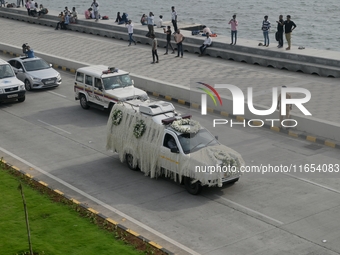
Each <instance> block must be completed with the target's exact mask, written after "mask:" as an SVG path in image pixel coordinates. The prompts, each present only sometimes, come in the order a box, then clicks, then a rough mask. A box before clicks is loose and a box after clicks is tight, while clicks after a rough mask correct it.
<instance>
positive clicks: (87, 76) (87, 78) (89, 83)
mask: <svg viewBox="0 0 340 255" xmlns="http://www.w3.org/2000/svg"><path fill="white" fill-rule="evenodd" d="M85 84H86V85H90V86H92V85H93V84H92V76H89V75H85Z"/></svg>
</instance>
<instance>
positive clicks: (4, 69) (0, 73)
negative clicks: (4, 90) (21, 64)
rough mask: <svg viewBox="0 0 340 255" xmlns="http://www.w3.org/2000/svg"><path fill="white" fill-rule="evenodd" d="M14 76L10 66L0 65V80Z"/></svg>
mask: <svg viewBox="0 0 340 255" xmlns="http://www.w3.org/2000/svg"><path fill="white" fill-rule="evenodd" d="M13 76H15V74H14V72H13V69H12V67H11V66H10V65H0V79H3V78H9V77H13Z"/></svg>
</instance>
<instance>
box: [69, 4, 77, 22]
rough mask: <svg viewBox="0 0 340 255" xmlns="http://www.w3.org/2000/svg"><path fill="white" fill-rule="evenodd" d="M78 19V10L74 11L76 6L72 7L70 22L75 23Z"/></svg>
mask: <svg viewBox="0 0 340 255" xmlns="http://www.w3.org/2000/svg"><path fill="white" fill-rule="evenodd" d="M77 20H78V12H77V11H76V7H73V8H72V12H71V17H70V22H71V23H77Z"/></svg>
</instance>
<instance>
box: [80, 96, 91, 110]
mask: <svg viewBox="0 0 340 255" xmlns="http://www.w3.org/2000/svg"><path fill="white" fill-rule="evenodd" d="M80 106H81V107H82V108H83V109H85V110H86V109H89V108H90V106H89V105H88V103H87V100H86V97H85V96H84V95H80Z"/></svg>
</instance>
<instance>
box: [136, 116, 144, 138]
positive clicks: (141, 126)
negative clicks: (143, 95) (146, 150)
mask: <svg viewBox="0 0 340 255" xmlns="http://www.w3.org/2000/svg"><path fill="white" fill-rule="evenodd" d="M145 130H146V125H145V122H144V121H143V120H139V121H137V123H136V125H135V126H134V128H133V134H134V136H135V137H136V138H139V137H141V136H142V135H143V134H144V132H145Z"/></svg>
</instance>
